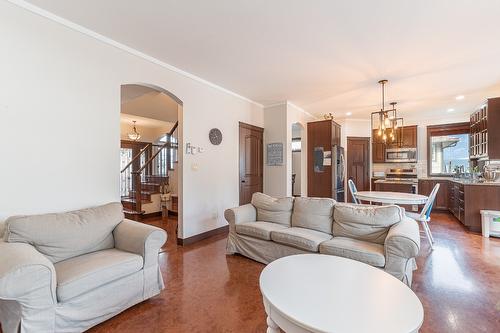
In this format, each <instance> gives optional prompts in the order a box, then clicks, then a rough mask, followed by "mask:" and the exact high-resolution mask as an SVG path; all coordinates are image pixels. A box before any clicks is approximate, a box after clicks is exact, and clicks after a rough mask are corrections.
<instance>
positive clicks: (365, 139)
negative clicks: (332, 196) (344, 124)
mask: <svg viewBox="0 0 500 333" xmlns="http://www.w3.org/2000/svg"><path fill="white" fill-rule="evenodd" d="M349 140H362V141H366V143H367V145H366V147H367V154H366V164H367V166H368V168H367V171H366V172H367V175H366V179H367V180H366V183H368V184H367V185H368V186H367V189H366V190H367V191H369V190H370V182H371V177H370V173H371V167H372V165H371V157H370V156H371V155H370V154H371V138H370V137H369V136H348V137H347V138H346V166H345V167H346V169H347V170H346V171H347V172H346V176H347V177H346V180H345V181H346V188H347V193H346V201H347V202H350V201H348V200H351V199H350V198H352V194H351V189H350V188H349V184H347V182H348V181H349V179H350V178H351V177H350V168H348V163H347V161H348V160H349ZM366 183H365V185H366Z"/></svg>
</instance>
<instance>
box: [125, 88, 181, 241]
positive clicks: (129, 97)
mask: <svg viewBox="0 0 500 333" xmlns="http://www.w3.org/2000/svg"><path fill="white" fill-rule="evenodd" d="M181 147H182V101H181V100H180V99H179V98H178V97H177V96H175V95H173V94H172V93H170V92H169V91H167V90H165V89H163V88H161V87H158V86H155V85H151V84H144V83H134V84H123V85H122V86H121V94H120V196H121V201H122V204H123V206H124V211H125V215H126V217H127V218H130V219H133V220H137V221H151V220H152V221H159V222H158V223H160V224H164V223H163V222H167V223H166V224H169V225H170V227H169V228H166V229H167V232H169V238H170V239H173V240H175V238H182V234H183V228H182V227H183V224H182V215H183V214H182V207H183V204H182V202H183V200H182V149H181ZM174 223H175V228H172V227H171V225H172V224H174ZM162 226H163V225H162ZM172 231H173V232H175V234H172V233H173V232H172Z"/></svg>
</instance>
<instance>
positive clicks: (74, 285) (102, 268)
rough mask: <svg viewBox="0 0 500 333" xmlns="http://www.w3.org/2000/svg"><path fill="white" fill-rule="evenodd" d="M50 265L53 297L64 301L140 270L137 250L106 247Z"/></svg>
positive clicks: (140, 265)
mask: <svg viewBox="0 0 500 333" xmlns="http://www.w3.org/2000/svg"><path fill="white" fill-rule="evenodd" d="M54 267H55V269H56V277H57V289H56V293H57V299H58V300H59V302H64V301H67V300H69V299H71V298H73V297H76V296H78V295H81V294H84V293H86V292H88V291H90V290H92V289H95V288H98V287H99V286H102V285H105V284H106V283H109V282H112V281H114V280H118V279H120V278H122V277H124V276H126V275H129V274H132V273H135V272H137V271H139V270H141V269H142V267H143V260H142V257H141V256H140V255H137V254H133V253H130V252H125V251H121V250H117V249H109V250H102V251H97V252H93V253H88V254H84V255H81V256H79V257H74V258H71V259H67V260H63V261H60V262H58V263H56V264H54ZM117 292H118V291H117Z"/></svg>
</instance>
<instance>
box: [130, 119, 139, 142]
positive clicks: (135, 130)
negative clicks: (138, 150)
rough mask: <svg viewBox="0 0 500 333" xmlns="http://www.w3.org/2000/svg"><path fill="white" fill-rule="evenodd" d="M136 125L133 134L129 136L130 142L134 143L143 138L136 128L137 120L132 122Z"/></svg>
mask: <svg viewBox="0 0 500 333" xmlns="http://www.w3.org/2000/svg"><path fill="white" fill-rule="evenodd" d="M132 122H133V123H134V126H133V128H132V129H133V132H131V133H128V134H127V136H128V138H129V139H130V140H132V141H137V140H139V139H140V138H141V135H140V134H139V132H137V128H135V120H133V121H132Z"/></svg>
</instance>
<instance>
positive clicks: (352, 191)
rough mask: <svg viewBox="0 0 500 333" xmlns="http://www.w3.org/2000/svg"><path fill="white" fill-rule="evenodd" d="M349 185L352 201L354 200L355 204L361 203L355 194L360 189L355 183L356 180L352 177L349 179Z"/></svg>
mask: <svg viewBox="0 0 500 333" xmlns="http://www.w3.org/2000/svg"><path fill="white" fill-rule="evenodd" d="M347 185H348V186H349V190H350V191H351V195H352V202H354V203H355V204H360V203H361V202H360V201H359V200H358V198H356V196H355V195H354V194H355V193H356V192H358V189H357V188H356V184H354V182H353V181H352V179H349V180H348V181H347Z"/></svg>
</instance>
